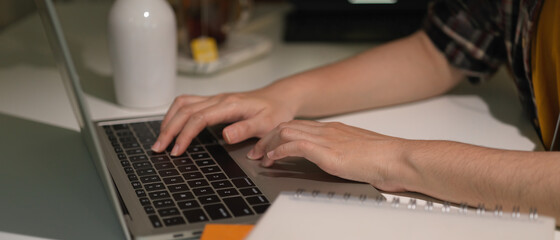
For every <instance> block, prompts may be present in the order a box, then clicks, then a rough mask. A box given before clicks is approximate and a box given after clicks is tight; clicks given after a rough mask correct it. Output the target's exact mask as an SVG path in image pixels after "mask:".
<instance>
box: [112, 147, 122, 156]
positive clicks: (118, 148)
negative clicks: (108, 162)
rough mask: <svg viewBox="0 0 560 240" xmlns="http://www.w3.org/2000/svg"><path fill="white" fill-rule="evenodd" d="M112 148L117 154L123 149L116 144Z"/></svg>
mask: <svg viewBox="0 0 560 240" xmlns="http://www.w3.org/2000/svg"><path fill="white" fill-rule="evenodd" d="M113 149H114V150H115V153H117V154H118V153H122V152H124V150H123V149H122V148H121V147H119V146H118V145H117V146H115V147H114V148H113Z"/></svg>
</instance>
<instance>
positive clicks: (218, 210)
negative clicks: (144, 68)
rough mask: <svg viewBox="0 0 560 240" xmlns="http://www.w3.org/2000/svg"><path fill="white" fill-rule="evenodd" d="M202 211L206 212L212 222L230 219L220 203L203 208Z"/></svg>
mask: <svg viewBox="0 0 560 240" xmlns="http://www.w3.org/2000/svg"><path fill="white" fill-rule="evenodd" d="M204 210H206V212H207V213H208V215H210V218H211V219H212V220H218V219H224V218H231V215H230V214H229V212H228V211H227V209H226V207H225V206H224V205H223V204H221V203H218V204H212V205H207V206H204Z"/></svg>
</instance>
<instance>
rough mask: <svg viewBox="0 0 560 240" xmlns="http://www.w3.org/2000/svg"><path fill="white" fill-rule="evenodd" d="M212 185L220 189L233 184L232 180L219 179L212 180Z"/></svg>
mask: <svg viewBox="0 0 560 240" xmlns="http://www.w3.org/2000/svg"><path fill="white" fill-rule="evenodd" d="M212 186H213V187H214V188H216V189H220V188H227V187H232V186H233V185H232V184H231V182H230V181H228V180H223V181H218V182H212Z"/></svg>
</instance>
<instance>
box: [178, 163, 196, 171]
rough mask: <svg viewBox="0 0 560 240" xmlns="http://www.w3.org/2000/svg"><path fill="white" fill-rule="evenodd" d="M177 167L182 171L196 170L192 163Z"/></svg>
mask: <svg viewBox="0 0 560 240" xmlns="http://www.w3.org/2000/svg"><path fill="white" fill-rule="evenodd" d="M177 169H179V171H180V172H182V173H186V172H193V171H198V169H197V168H196V166H195V165H193V164H190V165H185V166H179V167H177Z"/></svg>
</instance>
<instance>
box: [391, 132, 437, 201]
mask: <svg viewBox="0 0 560 240" xmlns="http://www.w3.org/2000/svg"><path fill="white" fill-rule="evenodd" d="M428 145H430V141H424V140H409V139H401V140H400V146H399V147H400V150H399V152H400V155H399V156H397V158H396V159H395V160H394V161H391V162H389V163H388V164H387V171H386V173H387V174H386V176H385V180H386V182H387V184H388V185H391V186H394V187H395V188H397V189H398V190H399V191H412V192H421V186H423V184H422V181H423V180H422V172H421V170H420V169H421V168H420V167H419V166H420V164H419V161H422V157H421V156H422V155H423V153H422V152H424V151H426V150H424V149H429V148H430V147H429V146H428Z"/></svg>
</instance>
